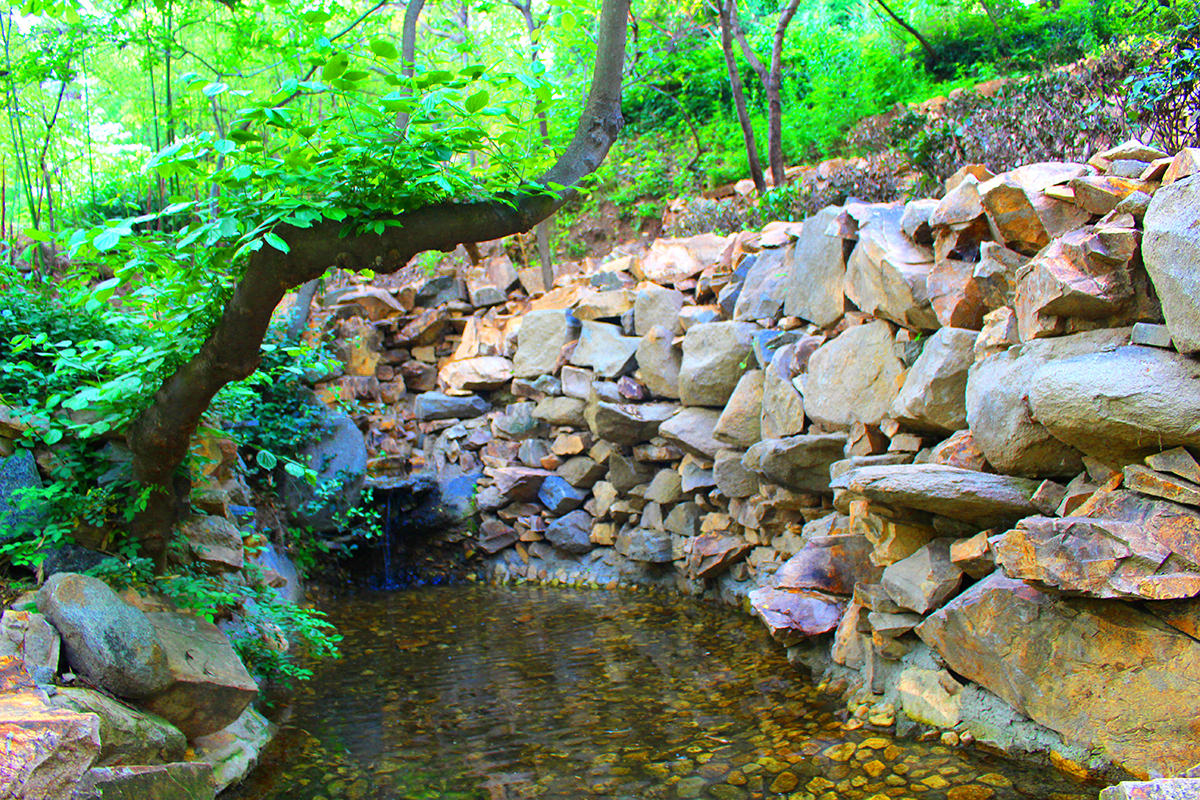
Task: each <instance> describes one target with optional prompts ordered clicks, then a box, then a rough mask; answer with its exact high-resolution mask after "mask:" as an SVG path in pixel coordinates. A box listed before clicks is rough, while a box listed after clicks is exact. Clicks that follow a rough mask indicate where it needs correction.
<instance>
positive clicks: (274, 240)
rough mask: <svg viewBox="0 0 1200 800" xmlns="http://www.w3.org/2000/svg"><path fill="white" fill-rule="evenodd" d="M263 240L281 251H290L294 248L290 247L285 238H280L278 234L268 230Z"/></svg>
mask: <svg viewBox="0 0 1200 800" xmlns="http://www.w3.org/2000/svg"><path fill="white" fill-rule="evenodd" d="M263 240H264V241H266V243H267V244H269V245H271V247H274V248H275V249H276V250H278V251H279V252H281V253H290V252H291V250H292V248H290V247H288V243H287V242H285V241H284V240H283V239H280V238H279V235H278V234H276V233H273V232H271V231H267V232H266V233H264V234H263Z"/></svg>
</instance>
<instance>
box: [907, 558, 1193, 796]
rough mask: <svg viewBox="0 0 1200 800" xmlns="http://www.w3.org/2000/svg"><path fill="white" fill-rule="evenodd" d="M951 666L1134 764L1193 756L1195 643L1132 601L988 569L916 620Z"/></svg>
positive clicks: (1179, 767)
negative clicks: (1079, 594)
mask: <svg viewBox="0 0 1200 800" xmlns="http://www.w3.org/2000/svg"><path fill="white" fill-rule="evenodd" d="M917 635H918V636H920V637H921V639H923V640H924V641H925V643H926V644H928V645H929V646H930V647H932V648H933V649H935V650H937V652H938V653H940V654H941V655H942V657H943V658H945V660H946V663H947V665H948V666H949V667H950V668H951V669H952V670H954V672H956V673H958V674H959V675H962V676H964V677H966V678H968V679H970V680H973V681H975V682H976V683H978V684H980V685H981V686H983V687H984V688H986V689H988V690H989V691H991V692H993V693H994V694H996V695H998V696H999V697H1000V698H1001V699H1003V700H1004V701H1005V702H1007V703H1008V704H1009V705H1011V706H1012V707H1013V708H1015V709H1017V710H1018V711H1020V712H1021V713H1022V714H1024V715H1026V716H1027V717H1029V718H1030V719H1032V720H1033V721H1034V722H1037V723H1040V724H1042V725H1045V726H1046V727H1048V728H1050V729H1052V730H1054V731H1057V732H1058V733H1059V734H1061V735H1062V737H1063V739H1064V740H1066V741H1067V742H1068V743H1075V744H1082V745H1084V746H1088V747H1094V748H1096V749H1097V750H1099V751H1100V752H1101V753H1102V754H1104V755H1105V756H1106V757H1108V758H1111V759H1112V760H1113V761H1114V762H1115V763H1116V764H1118V765H1119V766H1122V767H1124V768H1125V769H1127V770H1129V771H1130V772H1131V773H1132V774H1134V775H1142V776H1145V775H1149V774H1151V773H1157V774H1164V773H1165V774H1179V773H1180V772H1182V771H1183V770H1185V769H1188V768H1189V767H1191V766H1192V765H1193V764H1196V763H1197V762H1198V761H1200V738H1198V737H1197V736H1196V729H1195V728H1196V719H1197V718H1200V691H1198V689H1200V686H1198V680H1200V679H1198V676H1200V642H1198V641H1197V640H1195V639H1193V638H1192V637H1190V636H1188V635H1186V634H1184V633H1182V632H1181V631H1179V630H1176V629H1174V628H1172V627H1170V626H1168V625H1166V624H1164V623H1163V622H1161V621H1159V620H1158V619H1156V618H1155V617H1153V616H1151V615H1149V614H1146V613H1144V612H1143V611H1140V610H1138V609H1137V608H1136V607H1134V606H1132V605H1130V604H1128V603H1124V602H1116V601H1105V600H1091V599H1086V598H1061V597H1054V596H1051V595H1048V594H1045V593H1043V592H1040V591H1038V590H1037V589H1034V588H1033V587H1031V586H1029V585H1028V584H1026V583H1024V582H1023V581H1018V580H1013V579H1012V578H1008V577H1005V576H1004V575H1002V574H1000V573H993V574H992V575H990V576H988V577H987V578H984V579H983V580H982V581H980V582H979V583H977V584H975V585H974V586H972V587H970V588H969V589H967V590H966V591H965V592H963V593H962V594H960V595H959V596H958V597H956V598H954V599H953V600H951V601H950V602H949V603H948V604H946V605H945V606H943V607H942V608H941V609H939V610H937V611H935V612H934V613H933V614H932V615H930V616H929V618H928V619H926V620H925V622H924V623H922V624H921V625H920V626H919V627H918V628H917Z"/></svg>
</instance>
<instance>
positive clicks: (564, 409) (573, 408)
mask: <svg viewBox="0 0 1200 800" xmlns="http://www.w3.org/2000/svg"><path fill="white" fill-rule="evenodd" d="M586 408H587V402H586V401H584V400H580V399H578V398H575V397H547V398H545V399H544V400H539V401H538V404H537V406H536V407H535V408H534V409H533V416H534V418H536V419H540V420H542V421H544V422H547V423H549V424H550V425H567V426H570V427H572V428H586V427H587V419H586V418H585V417H584V415H583V412H584V410H585V409H586Z"/></svg>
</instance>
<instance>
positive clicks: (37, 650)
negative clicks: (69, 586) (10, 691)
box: [0, 608, 62, 686]
mask: <svg viewBox="0 0 1200 800" xmlns="http://www.w3.org/2000/svg"><path fill="white" fill-rule="evenodd" d="M61 651H62V639H61V638H60V637H59V635H58V631H56V630H55V629H54V628H53V627H52V626H51V625H50V623H48V622H47V621H46V617H45V616H43V615H42V614H36V613H33V612H30V611H16V610H14V609H11V608H10V609H8V610H7V611H5V612H4V614H3V615H0V659H5V658H13V659H17V660H19V661H20V662H21V663H23V664H24V666H25V671H26V672H28V673H29V675H30V677H32V678H33V680H34V682H35V683H37V684H38V685H39V686H53V685H54V679H55V677H56V676H57V675H58V662H59V655H60V653H61ZM9 663H12V662H9Z"/></svg>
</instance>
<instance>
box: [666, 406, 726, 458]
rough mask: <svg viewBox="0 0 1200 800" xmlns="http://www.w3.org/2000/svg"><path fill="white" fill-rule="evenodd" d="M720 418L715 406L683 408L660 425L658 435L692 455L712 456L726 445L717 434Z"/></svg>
mask: <svg viewBox="0 0 1200 800" xmlns="http://www.w3.org/2000/svg"><path fill="white" fill-rule="evenodd" d="M720 419H721V412H720V411H717V410H716V409H715V408H695V407H687V408H683V409H680V411H679V413H678V414H676V415H675V416H673V417H671V418H670V419H669V420H667V421H666V422H664V423H663V424H662V425H660V426H659V428H658V435H659V436H661V437H662V438H664V439H666V440H667V441H668V442H670V443H672V444H675V445H678V446H679V447H680V448H681V449H683V450H685V451H686V452H689V453H691V454H692V455H695V456H699V457H701V458H712V457H713V456H715V455H716V454H717V451H718V450H720V449H721V448H723V447H725V445H724V444H722V443H721V442H720V441H719V440H718V439H717V438H716V435H715V431H716V428H717V423H718V422H719V421H720Z"/></svg>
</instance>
